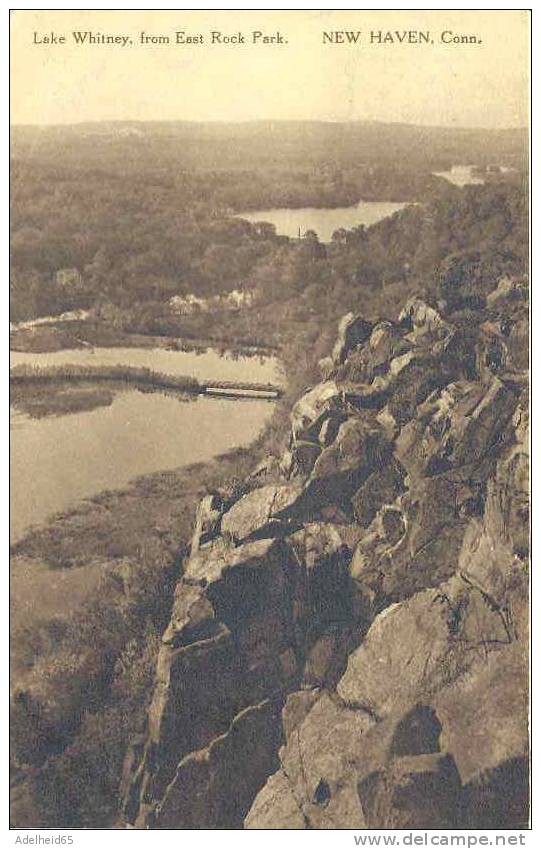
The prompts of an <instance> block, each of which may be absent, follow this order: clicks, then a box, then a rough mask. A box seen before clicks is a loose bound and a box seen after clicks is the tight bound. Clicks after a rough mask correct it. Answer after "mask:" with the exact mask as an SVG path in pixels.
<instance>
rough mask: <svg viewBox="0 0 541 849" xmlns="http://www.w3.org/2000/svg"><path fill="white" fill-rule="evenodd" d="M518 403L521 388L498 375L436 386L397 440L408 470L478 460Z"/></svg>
mask: <svg viewBox="0 0 541 849" xmlns="http://www.w3.org/2000/svg"><path fill="white" fill-rule="evenodd" d="M516 403H517V393H516V389H515V388H514V387H512V386H509V385H506V384H504V383H502V381H501V380H499V379H498V378H497V377H494V378H493V379H492V381H491V383H490V384H489V385H488V386H485V385H483V384H480V383H471V382H466V381H461V382H457V383H452V384H449V385H448V386H447V387H446V388H445V389H443V390H442V391H441V392H434V393H433V394H432V395H430V396H429V397H428V398H427V400H426V401H425V402H424V403H423V404H421V405H420V407H419V409H418V412H417V416H416V418H415V419H414V420H413V421H412V422H410V423H409V424H407V425H405V426H404V427H403V428H402V430H401V431H400V434H399V436H398V439H397V441H396V448H395V452H396V456H397V457H398V459H399V460H400V462H401V463H402V465H403V466H404V467H405V468H406V470H407V471H408V472H414V473H415V474H416V475H419V476H420V475H422V474H428V475H432V474H436V473H438V472H443V471H446V470H448V469H452V468H456V467H460V466H463V465H466V464H468V463H477V464H479V461H480V459H481V458H483V457H484V456H485V454H486V453H487V452H488V451H490V450H492V451H493V452H494V449H495V447H496V448H498V447H499V446H498V444H497V443H495V439H496V436H497V435H498V434H499V433H500V432H502V431H503V430H504V429H505V425H506V423H507V422H508V420H509V419H510V417H511V415H512V414H513V411H514V409H515V407H516Z"/></svg>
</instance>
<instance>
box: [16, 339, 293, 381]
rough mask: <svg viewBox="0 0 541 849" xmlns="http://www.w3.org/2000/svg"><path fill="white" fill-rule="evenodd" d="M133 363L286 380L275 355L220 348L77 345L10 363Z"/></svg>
mask: <svg viewBox="0 0 541 849" xmlns="http://www.w3.org/2000/svg"><path fill="white" fill-rule="evenodd" d="M21 364H24V365H32V366H40V367H42V368H45V367H47V366H62V365H81V366H115V365H120V366H132V367H134V368H149V369H152V371H155V372H162V373H163V374H167V375H173V376H179V375H190V376H191V377H196V378H200V379H205V380H212V379H215V380H231V381H238V382H239V383H242V382H250V383H273V384H279V383H282V382H283V373H282V370H281V368H280V364H279V362H278V360H277V359H276V358H275V357H263V356H261V357H254V356H242V355H238V354H233V353H226V354H220V353H219V352H218V351H214V350H212V349H207V350H205V351H169V350H167V349H165V348H74V349H71V350H68V349H66V350H61V351H47V352H43V353H39V354H35V353H29V352H26V351H11V352H10V366H17V365H21Z"/></svg>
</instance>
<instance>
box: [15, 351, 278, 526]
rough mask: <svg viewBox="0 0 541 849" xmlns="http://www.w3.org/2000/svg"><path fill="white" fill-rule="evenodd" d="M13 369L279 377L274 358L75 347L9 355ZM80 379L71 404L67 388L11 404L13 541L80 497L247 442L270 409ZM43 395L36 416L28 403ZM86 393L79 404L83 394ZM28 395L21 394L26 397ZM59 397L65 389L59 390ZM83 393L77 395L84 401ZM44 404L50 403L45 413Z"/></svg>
mask: <svg viewBox="0 0 541 849" xmlns="http://www.w3.org/2000/svg"><path fill="white" fill-rule="evenodd" d="M11 362H12V365H17V364H19V363H27V364H32V365H42V366H46V365H47V366H48V365H66V364H80V365H86V364H89V363H94V364H96V365H98V364H99V365H112V364H116V363H122V364H124V365H133V366H147V367H149V368H152V369H155V370H157V371H163V372H166V373H167V374H174V375H179V374H182V375H184V374H189V375H193V376H194V377H199V378H204V379H216V380H234V381H239V382H240V381H248V380H249V381H258V382H259V381H261V382H272V383H280V382H283V373H282V370H281V368H280V365H279V363H278V361H277V360H276V359H275V358H273V357H247V356H234V355H226V356H220V355H219V354H218V353H217V352H216V351H207V352H205V353H202V354H198V353H192V352H184V351H167V350H163V349H137V348H111V349H98V348H96V349H93V352H92V351H90V350H88V349H82V350H81V349H77V350H74V351H56V352H53V353H40V354H34V353H19V352H12V355H11ZM97 388H98V390H99V385H98V387H96V384H95V383H94V384H92V385H89V386H88V387H87V388H86V389H85V387H84V386H83V388H82V389H81V384H79V385H78V388H77V392H76V393H74V397H75V396H76V397H75V400H76V401H77V406H76V409H75V410H74V411H69V412H65V411H63V409H66V410H69V409H70V405H69V403H67V404H66V403H64V404H62V403H58V396H59V397H60V400H61V401H62V400H63V398H64V395H65V396H66V397H67V400H68V401H69V398H70V394H69V393H70V384H69V383H68V384H67V385H64V386H62V387H61V388H60V389H59V388H58V387H57V388H56V389H54V388H53V389H48V388H44V387H41V389H38V388H36V387H35V386H32V388H26V389H25V388H24V387H23V397H22V398H21V397H20V392H21V390H20V387H19V388H18V390H17V394H16V397H15V403H14V404H12V406H11V417H10V430H11V467H10V473H11V533H12V538H13V540H15V539H18V538H20V536H21V535H23V534H24V532H25V531H26V530H27V529H28V528H29V526H30V525H33V524H39V523H41V522H43V521H45V520H46V519H47V518H49V517H50V516H51V515H53V514H55V513H57V512H59V511H64V510H66V509H67V508H69V507H70V506H71V505H73V504H74V503H75V502H77V501H79V500H80V499H84V498H88V497H90V496H92V495H96V494H98V493H99V492H101V491H102V490H105V489H114V488H119V487H123V486H125V485H126V484H127V483H128V482H129V481H130V480H132V479H133V478H135V477H138V476H139V475H144V474H148V473H151V472H157V471H164V470H167V469H172V468H176V467H179V466H182V465H186V464H189V463H193V462H199V461H205V460H209V459H211V458H212V457H214V456H216V455H218V454H222V453H224V452H226V451H229V450H231V449H233V448H236V447H241V446H247V445H249V444H250V443H251V442H252V441H253V440H254V439H255V438H256V437H257V436H258V434H259V433H260V432H261V430H262V428H263V427H264V425H265V423H266V422H267V420H268V419H269V417H270V415H271V414H272V411H273V407H274V405H273V403H271V402H269V401H265V400H251V399H250V400H240V399H239V400H229V399H226V398H214V397H206V396H197V395H196V396H186V395H183V394H182V393H179V392H172V393H171V392H170V393H165V392H160V391H141V390H139V389H134V388H133V387H131V386H130V387H128V386H127V385H125V386H123V385H120V386H115V387H114V388H113V390H111V387H110V386H109V387H108V389H107V392H106V393H105V394H104V397H102V398H101V399H100V395H99V391H96V390H97ZM38 392H41V393H42V395H43V393H45V395H43V402H42V404H41V407H40V409H39V414H37V413H36V412H35V411H33V407H32V403H33V402H35V401H36V394H37V393H38ZM85 392H86V393H87V395H88V402H87V403H86V404H85V396H84V393H85ZM25 393H26V395H27V396H28V397H27V398H26V400H25V398H24V395H25ZM62 393H64V395H63V394H62ZM81 396H82V397H81ZM48 408H49V409H48Z"/></svg>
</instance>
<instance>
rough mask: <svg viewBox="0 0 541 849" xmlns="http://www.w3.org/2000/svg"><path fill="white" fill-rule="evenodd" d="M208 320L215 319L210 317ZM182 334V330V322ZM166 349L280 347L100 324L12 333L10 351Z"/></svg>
mask: <svg viewBox="0 0 541 849" xmlns="http://www.w3.org/2000/svg"><path fill="white" fill-rule="evenodd" d="M207 318H208V319H209V320H211V319H212V318H213V316H212V315H209V316H207ZM178 323H179V330H180V329H181V326H180V325H181V322H178ZM88 346H91V347H104V346H109V347H124V348H164V349H167V350H176V351H203V352H204V351H206V350H208V348H214V349H215V350H220V351H221V352H222V353H233V354H245V355H248V356H258V355H263V356H264V355H267V354H276V353H279V351H280V346H279V345H276V344H272V343H268V344H267V343H265V344H253V343H252V342H249V341H247V340H242V339H237V338H235V337H233V336H232V337H231V338H223V337H219V338H213V337H212V336H208V337H191V336H190V335H189V334H186V333H179V334H178V335H175V334H172V333H167V334H157V333H144V332H141V331H139V332H137V331H134V332H127V331H125V330H121V329H119V328H117V327H114V326H113V325H111V324H108V323H107V322H103V321H99V320H89V321H77V322H75V321H74V322H62V321H60V322H58V323H50V324H41V325H37V326H35V327H25V328H21V329H15V330H12V331H11V333H10V350H12V351H18V352H21V353H34V354H39V353H45V352H54V351H61V350H64V349H66V348H84V347H88Z"/></svg>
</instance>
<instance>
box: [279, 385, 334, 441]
mask: <svg viewBox="0 0 541 849" xmlns="http://www.w3.org/2000/svg"><path fill="white" fill-rule="evenodd" d="M341 400H342V390H341V389H340V387H339V386H338V385H337V383H336V382H335V381H334V380H327V381H326V382H325V383H319V384H318V385H317V386H314V387H313V389H310V390H309V391H308V392H306V393H305V394H304V395H302V396H301V397H300V398H299V400H298V401H296V402H295V404H294V405H293V409H292V411H291V429H292V433H293V439H294V440H297V439H310V438H312V437H315V438H317V434H318V433H319V431H320V430H321V425H322V424H323V422H324V420H325V419H326V418H327V416H328V415H329V411H330V410H333V409H336V408H339V407H340V403H341Z"/></svg>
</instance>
